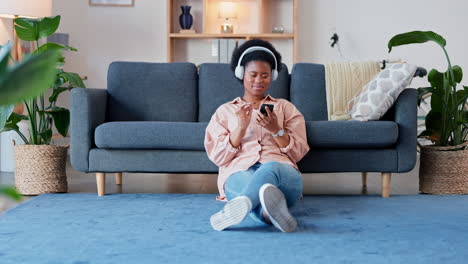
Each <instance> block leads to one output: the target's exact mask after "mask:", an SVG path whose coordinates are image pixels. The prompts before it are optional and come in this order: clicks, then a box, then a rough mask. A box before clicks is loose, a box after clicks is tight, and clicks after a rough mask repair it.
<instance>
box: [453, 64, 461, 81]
mask: <svg viewBox="0 0 468 264" xmlns="http://www.w3.org/2000/svg"><path fill="white" fill-rule="evenodd" d="M452 70H453V75H455V76H454V77H455V82H456V83H460V82H461V81H462V79H463V71H462V68H461V67H460V66H458V65H455V66H453V67H452Z"/></svg>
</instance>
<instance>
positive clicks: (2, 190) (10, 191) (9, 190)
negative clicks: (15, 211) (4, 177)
mask: <svg viewBox="0 0 468 264" xmlns="http://www.w3.org/2000/svg"><path fill="white" fill-rule="evenodd" d="M0 194H1V195H4V196H7V197H10V198H11V199H13V200H15V201H21V199H22V196H21V194H19V193H18V191H17V190H16V188H15V187H10V186H8V187H5V186H0Z"/></svg>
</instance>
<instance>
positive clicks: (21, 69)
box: [0, 50, 60, 105]
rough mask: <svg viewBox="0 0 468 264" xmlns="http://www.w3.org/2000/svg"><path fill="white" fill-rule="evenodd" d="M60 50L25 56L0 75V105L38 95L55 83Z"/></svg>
mask: <svg viewBox="0 0 468 264" xmlns="http://www.w3.org/2000/svg"><path fill="white" fill-rule="evenodd" d="M59 56H60V51H57V50H56V51H47V52H44V53H42V54H39V55H33V56H29V57H27V58H25V59H24V60H23V61H22V62H20V63H19V64H17V65H15V66H14V67H12V68H11V69H9V70H8V71H6V72H5V73H2V74H1V76H0V94H1V95H2V96H1V97H0V105H4V104H15V103H17V102H19V101H21V100H23V99H27V98H30V97H34V96H38V95H40V94H42V93H43V92H44V91H45V90H46V89H48V88H50V87H52V86H53V85H54V81H55V78H56V64H57V60H58V58H59Z"/></svg>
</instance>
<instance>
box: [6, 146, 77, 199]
mask: <svg viewBox="0 0 468 264" xmlns="http://www.w3.org/2000/svg"><path fill="white" fill-rule="evenodd" d="M13 144H14V153H15V154H14V155H15V166H16V168H15V185H16V188H17V190H18V192H19V193H20V194H23V195H38V194H42V193H60V192H67V191H68V184H67V174H66V162H67V149H68V146H56V145H16V144H15V142H14V141H13Z"/></svg>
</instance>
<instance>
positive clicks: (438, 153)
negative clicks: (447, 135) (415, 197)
mask: <svg viewBox="0 0 468 264" xmlns="http://www.w3.org/2000/svg"><path fill="white" fill-rule="evenodd" d="M467 147H468V142H465V143H464V144H461V145H458V146H451V147H435V146H422V145H420V149H421V164H420V167H419V191H420V192H422V193H428V194H468V149H467Z"/></svg>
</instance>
